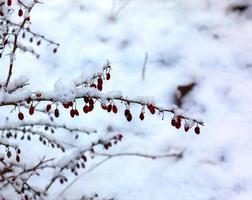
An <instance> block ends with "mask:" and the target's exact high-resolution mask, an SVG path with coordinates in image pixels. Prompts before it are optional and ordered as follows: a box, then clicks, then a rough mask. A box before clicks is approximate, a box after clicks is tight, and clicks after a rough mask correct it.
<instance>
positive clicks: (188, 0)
mask: <svg viewBox="0 0 252 200" xmlns="http://www.w3.org/2000/svg"><path fill="white" fill-rule="evenodd" d="M237 2H238V3H242V2H247V3H248V4H250V5H251V9H252V4H251V3H252V2H251V1H249V0H248V1H238V0H237V1H235V0H222V1H220V0H129V1H128V0H82V1H81V0H79V1H78V0H76V1H74V0H72V1H71V0H70V1H69V0H68V1H67V0H64V1H63V0H53V1H49V0H48V1H46V0H45V1H44V2H43V4H39V5H37V6H36V7H35V8H34V10H33V11H32V26H31V27H32V29H33V30H34V31H35V32H38V33H40V34H43V35H45V36H46V37H47V38H50V39H52V40H54V41H56V42H59V43H60V48H59V50H58V53H57V54H55V55H54V54H53V53H52V48H51V47H50V46H46V45H44V46H43V44H42V47H41V48H39V50H40V54H41V58H40V59H36V58H34V57H33V56H32V55H29V54H22V53H20V52H19V54H17V58H16V61H15V68H14V75H13V77H12V78H15V77H19V76H20V75H26V76H28V77H29V79H30V80H29V83H30V85H29V89H31V90H48V91H49V90H53V89H54V83H55V82H56V81H57V80H58V79H60V78H65V79H67V80H71V79H74V78H76V77H78V76H80V74H81V73H82V72H83V73H84V74H90V73H91V72H92V71H94V70H97V69H99V67H101V66H102V65H103V64H104V63H106V60H107V59H108V60H109V61H110V62H111V65H112V71H111V80H110V81H105V83H104V91H105V92H109V91H112V90H122V92H123V94H124V95H125V96H128V97H132V98H134V97H138V96H149V97H151V98H152V99H155V102H156V104H157V105H161V106H166V107H170V106H171V105H172V104H173V101H172V95H173V94H174V93H175V91H176V87H177V86H178V85H184V84H188V83H191V82H192V81H195V82H196V86H195V87H194V88H193V90H192V91H191V92H190V93H189V95H187V96H186V98H185V99H184V103H183V109H184V110H185V111H186V113H187V115H189V116H192V117H196V118H200V119H202V120H203V121H204V123H205V126H204V127H203V128H202V129H201V134H200V135H199V136H198V135H195V134H194V133H193V131H192V130H191V131H190V133H189V134H188V133H184V131H183V130H176V129H174V128H173V127H171V125H170V119H171V117H172V116H171V115H168V114H167V115H166V116H165V119H164V120H163V121H162V120H161V116H151V115H150V114H149V115H146V119H145V120H144V121H143V122H141V121H140V120H139V118H138V115H139V113H140V111H141V108H140V107H139V106H132V108H131V110H132V112H133V121H132V122H130V123H129V122H127V121H126V119H125V117H124V116H123V109H124V107H123V106H120V107H119V112H118V114H116V115H115V114H110V113H107V112H105V111H102V110H101V109H99V108H96V109H95V111H93V112H92V113H90V114H87V115H85V114H83V113H81V117H77V118H74V119H71V118H70V117H69V116H68V115H67V114H65V115H61V117H60V118H59V119H57V121H59V122H63V123H67V124H71V125H76V126H83V125H84V126H87V127H89V128H95V129H97V130H98V132H99V134H104V133H105V132H106V130H107V127H108V126H111V127H113V129H114V130H115V131H117V132H120V133H122V134H123V135H124V139H123V141H122V143H119V144H118V145H116V146H114V147H113V148H112V149H111V150H110V151H109V152H112V153H116V152H139V153H148V154H155V155H162V154H166V153H167V152H169V149H179V150H180V149H182V150H184V154H183V157H182V159H180V160H174V159H172V158H164V159H157V160H150V159H145V158H140V157H119V158H113V159H111V160H110V161H108V162H105V163H104V164H103V165H101V166H99V167H97V168H96V169H95V170H93V171H92V172H90V173H87V174H86V171H87V170H81V171H80V176H79V178H78V180H77V181H76V182H75V183H74V184H73V185H71V187H69V188H68V189H67V190H66V191H65V192H64V193H63V194H62V191H63V190H64V188H65V187H66V186H67V185H68V184H69V183H66V184H64V185H61V184H59V183H55V185H54V186H53V187H52V188H51V190H50V195H49V197H48V199H69V200H77V199H80V198H81V196H82V195H84V194H87V195H90V194H93V193H98V194H99V195H100V196H101V197H104V198H109V197H111V198H112V197H113V198H115V199H118V200H171V199H172V200H227V199H228V200H250V199H252V158H251V154H252V145H251V142H252V93H251V91H252V68H251V66H252V11H251V9H248V10H247V11H246V12H245V13H243V14H239V13H234V12H229V11H228V10H229V9H228V8H229V7H230V5H232V4H233V3H237ZM123 4H125V6H124V7H122V9H121V10H120V8H121V6H122V5H123ZM118 9H119V10H120V11H119V13H118V14H115V13H117V11H118ZM111 16H112V17H114V19H111ZM145 53H147V54H148V62H147V68H146V74H145V80H144V81H141V73H142V66H143V62H144V57H145ZM2 77H3V74H1V78H2ZM57 87H60V86H59V85H57ZM10 110H11V108H5V109H4V110H3V109H1V114H0V115H1V118H2V119H3V118H4V116H5V114H6V113H7V114H8V115H10V116H11V117H12V118H13V120H17V116H16V115H17V113H15V112H13V113H11V114H9V112H10ZM35 116H36V114H35ZM32 118H34V117H31V119H32ZM26 119H27V120H28V119H29V117H28V115H26ZM1 121H3V120H1ZM60 134H62V135H61V136H60V137H62V138H64V137H65V136H67V135H65V134H64V133H60ZM91 137H92V138H95V137H96V136H91ZM64 139H66V138H64ZM67 140H68V139H67ZM69 140H70V138H69ZM88 140H89V137H81V138H80V139H79V140H78V141H77V142H76V144H78V145H85V143H86V142H88ZM73 141H74V140H73ZM58 154H59V155H58ZM38 155H40V157H42V156H43V155H48V156H51V157H57V156H67V155H68V154H61V153H59V151H57V150H51V149H48V148H44V147H43V145H38V144H36V145H34V146H33V145H32V143H26V145H25V146H23V149H22V154H21V159H23V161H24V160H26V161H28V160H31V162H33V163H36V162H37V161H38V158H39V156H38ZM95 163H97V161H96V160H94V161H90V162H89V167H91V166H92V165H93V164H95ZM50 176H51V174H50V173H49V174H46V173H44V174H43V173H42V174H41V176H40V177H39V178H38V179H36V180H34V184H35V185H37V186H40V185H43V184H46V183H47V182H46V181H47V180H48V177H50ZM68 177H69V182H71V181H72V180H74V179H75V177H74V176H73V175H70V174H69V175H68ZM2 195H7V196H8V195H9V198H10V199H15V198H16V197H14V196H11V195H12V194H9V191H4V194H2Z"/></svg>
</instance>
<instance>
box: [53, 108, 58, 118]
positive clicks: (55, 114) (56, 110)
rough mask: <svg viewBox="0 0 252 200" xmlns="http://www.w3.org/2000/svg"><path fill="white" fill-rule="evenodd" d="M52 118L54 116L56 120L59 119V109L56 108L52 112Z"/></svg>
mask: <svg viewBox="0 0 252 200" xmlns="http://www.w3.org/2000/svg"><path fill="white" fill-rule="evenodd" d="M54 116H55V117H56V118H58V117H59V109H58V108H56V109H55V110H54Z"/></svg>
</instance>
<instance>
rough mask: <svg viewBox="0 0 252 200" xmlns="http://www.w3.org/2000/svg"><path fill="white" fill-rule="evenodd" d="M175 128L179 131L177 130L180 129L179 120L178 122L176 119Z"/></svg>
mask: <svg viewBox="0 0 252 200" xmlns="http://www.w3.org/2000/svg"><path fill="white" fill-rule="evenodd" d="M175 127H176V128H177V129H179V128H180V127H181V120H178V119H177V121H176V123H175Z"/></svg>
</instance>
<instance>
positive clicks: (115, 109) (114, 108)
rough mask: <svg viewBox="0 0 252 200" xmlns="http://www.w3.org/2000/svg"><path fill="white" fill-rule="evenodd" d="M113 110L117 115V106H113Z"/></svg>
mask: <svg viewBox="0 0 252 200" xmlns="http://www.w3.org/2000/svg"><path fill="white" fill-rule="evenodd" d="M112 110H113V113H117V107H116V105H113V108H112Z"/></svg>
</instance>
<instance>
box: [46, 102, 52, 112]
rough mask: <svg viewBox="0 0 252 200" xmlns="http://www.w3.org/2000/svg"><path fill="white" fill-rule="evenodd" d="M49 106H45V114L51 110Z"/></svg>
mask: <svg viewBox="0 0 252 200" xmlns="http://www.w3.org/2000/svg"><path fill="white" fill-rule="evenodd" d="M51 107H52V106H51V105H50V104H47V106H46V112H49V111H50V110H51Z"/></svg>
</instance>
